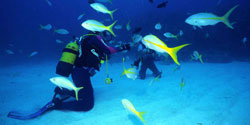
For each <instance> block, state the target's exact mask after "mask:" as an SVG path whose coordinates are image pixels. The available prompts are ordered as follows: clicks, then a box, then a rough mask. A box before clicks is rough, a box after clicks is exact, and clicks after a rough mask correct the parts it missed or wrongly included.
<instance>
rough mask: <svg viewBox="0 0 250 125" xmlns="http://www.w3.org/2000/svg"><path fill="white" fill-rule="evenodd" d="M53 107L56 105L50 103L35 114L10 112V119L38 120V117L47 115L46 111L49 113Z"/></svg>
mask: <svg viewBox="0 0 250 125" xmlns="http://www.w3.org/2000/svg"><path fill="white" fill-rule="evenodd" d="M52 107H54V103H53V102H52V101H50V102H48V103H47V104H46V105H45V106H43V107H42V108H41V109H39V110H38V111H37V112H35V113H32V114H21V113H18V112H9V113H8V117H10V118H14V119H19V120H29V119H33V118H36V117H38V116H40V115H42V114H43V113H45V112H46V111H48V110H49V109H50V108H52Z"/></svg>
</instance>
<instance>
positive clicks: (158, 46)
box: [142, 34, 189, 65]
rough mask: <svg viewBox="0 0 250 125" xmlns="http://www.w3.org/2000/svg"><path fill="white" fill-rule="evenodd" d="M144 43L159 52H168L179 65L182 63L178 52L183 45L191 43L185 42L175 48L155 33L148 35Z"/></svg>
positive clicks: (143, 40)
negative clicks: (178, 58) (179, 60)
mask: <svg viewBox="0 0 250 125" xmlns="http://www.w3.org/2000/svg"><path fill="white" fill-rule="evenodd" d="M142 43H143V44H144V45H145V46H146V47H147V48H149V49H152V50H155V51H156V52H159V53H168V54H169V55H170V56H171V57H172V59H173V60H174V62H175V63H176V64H177V65H180V63H179V62H178V60H177V52H178V51H179V50H180V49H182V48H183V47H185V46H187V45H189V44H183V45H180V46H177V47H174V48H169V47H168V46H167V45H166V44H165V43H164V42H162V41H161V40H160V39H159V38H158V37H156V36H155V35H152V34H150V35H146V36H145V37H143V39H142Z"/></svg>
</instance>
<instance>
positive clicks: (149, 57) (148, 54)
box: [132, 44, 162, 79]
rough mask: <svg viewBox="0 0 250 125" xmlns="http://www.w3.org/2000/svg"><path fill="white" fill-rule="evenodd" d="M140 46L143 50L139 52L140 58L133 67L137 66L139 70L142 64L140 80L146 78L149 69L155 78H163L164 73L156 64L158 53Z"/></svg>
mask: <svg viewBox="0 0 250 125" xmlns="http://www.w3.org/2000/svg"><path fill="white" fill-rule="evenodd" d="M139 46H141V47H142V49H141V50H140V51H139V53H138V55H139V58H138V59H137V60H135V61H134V63H133V64H132V66H136V68H137V69H138V68H139V64H140V62H141V66H140V71H139V77H140V79H145V78H146V71H147V69H150V70H151V71H152V72H153V75H154V77H158V78H161V74H162V72H160V71H159V70H158V69H157V67H156V65H155V63H154V60H155V58H154V57H155V54H156V52H155V51H154V50H151V49H148V48H146V47H145V46H144V45H143V44H140V45H139Z"/></svg>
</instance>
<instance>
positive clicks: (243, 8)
mask: <svg viewBox="0 0 250 125" xmlns="http://www.w3.org/2000/svg"><path fill="white" fill-rule="evenodd" d="M161 2H163V0H155V1H154V3H153V4H151V3H150V2H149V1H147V0H128V1H120V0H113V4H109V3H106V4H105V5H106V6H107V7H108V8H110V9H111V10H113V9H116V8H117V9H118V11H117V12H115V13H114V19H115V20H118V24H123V25H124V26H125V24H126V23H127V22H128V21H129V20H131V27H132V30H131V31H130V32H127V31H126V30H125V28H123V30H114V32H115V33H116V34H117V35H118V36H119V37H117V38H116V39H115V40H117V41H120V40H121V41H124V42H130V41H131V36H132V31H133V28H135V27H142V33H141V34H142V35H143V36H144V35H147V34H150V33H152V34H155V35H157V36H158V37H159V38H160V39H164V36H163V35H162V34H163V33H165V32H167V31H168V32H172V33H178V32H179V30H180V29H181V30H183V32H184V36H183V37H181V38H180V39H179V41H178V42H177V41H174V42H168V43H167V44H168V45H169V46H176V45H180V44H182V43H192V45H191V46H189V47H188V48H185V49H184V50H183V51H181V52H180V53H181V55H183V56H180V57H179V58H181V59H182V60H188V59H189V55H190V54H192V52H193V51H194V50H198V51H199V52H200V53H202V54H203V55H206V56H207V58H211V59H207V60H208V61H215V62H216V61H217V60H216V58H213V56H218V57H221V58H224V56H223V55H226V56H227V58H225V60H228V61H232V60H246V59H248V58H249V57H250V49H249V42H246V46H244V45H243V44H242V39H243V37H247V38H249V25H248V22H249V20H250V17H249V16H248V12H249V5H250V3H249V2H247V1H246V0H240V1H226V0H221V2H220V3H218V0H210V1H193V0H185V1H184V0H175V1H169V3H168V4H167V6H166V7H165V8H161V9H158V8H156V6H157V4H158V3H161ZM1 3H2V4H1V5H0V6H1V7H0V9H1V24H0V26H1V29H0V30H1V31H0V32H1V43H0V45H1V46H0V49H1V50H2V51H1V56H4V57H6V59H5V60H6V62H8V63H9V62H13V61H14V60H15V59H20V61H25V60H26V59H24V55H22V54H20V53H18V52H15V53H16V54H15V55H12V56H11V57H10V58H12V59H9V58H8V57H9V55H8V54H6V53H5V52H4V50H5V49H10V50H13V51H18V50H22V51H23V53H24V54H26V55H27V54H29V53H31V52H32V51H39V56H40V58H37V60H38V61H41V58H42V60H46V59H55V58H56V59H57V58H58V55H59V54H60V51H61V49H62V48H63V47H64V45H58V44H57V43H56V42H55V40H56V39H60V40H63V41H70V40H72V36H73V35H76V36H80V35H82V34H85V33H86V32H87V31H86V30H85V29H83V28H82V27H81V26H80V24H81V23H82V22H83V21H85V20H87V19H96V20H99V21H101V20H103V19H106V18H110V17H109V15H107V14H102V13H97V12H96V11H95V10H93V9H92V8H91V7H90V6H89V4H88V2H87V0H74V1H69V0H61V1H53V0H52V1H51V3H52V6H49V5H48V4H47V2H46V1H45V0H39V1H18V0H16V1H7V0H4V1H2V2H1ZM237 4H239V7H238V8H237V9H236V10H235V11H234V12H233V13H232V15H231V16H230V20H231V22H236V23H235V25H234V27H235V29H234V30H231V29H229V28H227V27H226V26H225V25H224V24H222V23H219V24H217V25H215V26H207V27H203V29H197V30H193V28H192V26H190V25H188V24H186V23H185V22H184V21H185V19H186V18H187V17H188V16H190V15H191V14H195V13H199V12H211V13H214V14H216V15H219V16H220V15H224V14H225V13H226V12H227V11H228V10H229V9H230V8H232V7H233V6H235V5H237ZM82 13H85V16H84V17H83V18H82V19H81V20H80V21H78V20H77V17H78V16H79V15H80V14H82ZM158 22H160V23H161V24H162V27H163V28H162V30H161V31H157V30H155V29H154V25H155V24H156V23H158ZM39 24H43V25H46V24H52V26H53V28H65V29H67V30H69V32H70V34H69V35H58V34H56V35H53V33H52V31H49V32H47V31H40V30H39ZM109 24H111V22H106V23H105V25H109ZM206 33H208V34H209V35H210V37H209V38H206V37H204V36H205V34H206ZM8 44H13V45H14V47H10V46H8ZM48 54H49V56H48ZM205 60H206V59H205ZM4 62H5V61H4Z"/></svg>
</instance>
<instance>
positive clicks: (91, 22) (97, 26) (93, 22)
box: [81, 20, 117, 37]
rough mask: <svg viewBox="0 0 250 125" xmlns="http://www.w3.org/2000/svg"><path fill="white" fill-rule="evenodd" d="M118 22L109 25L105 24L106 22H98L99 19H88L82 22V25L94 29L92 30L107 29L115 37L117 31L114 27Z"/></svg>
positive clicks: (100, 30)
mask: <svg viewBox="0 0 250 125" xmlns="http://www.w3.org/2000/svg"><path fill="white" fill-rule="evenodd" d="M116 22H117V21H115V22H114V23H112V24H111V25H109V26H105V25H104V24H102V23H100V22H98V21H97V20H86V21H84V22H83V23H82V24H81V26H82V27H83V28H85V29H87V30H90V31H92V32H103V31H105V30H107V31H109V32H110V33H111V34H112V35H113V36H114V37H115V33H114V32H113V30H112V28H113V26H114V25H115V23H116Z"/></svg>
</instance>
